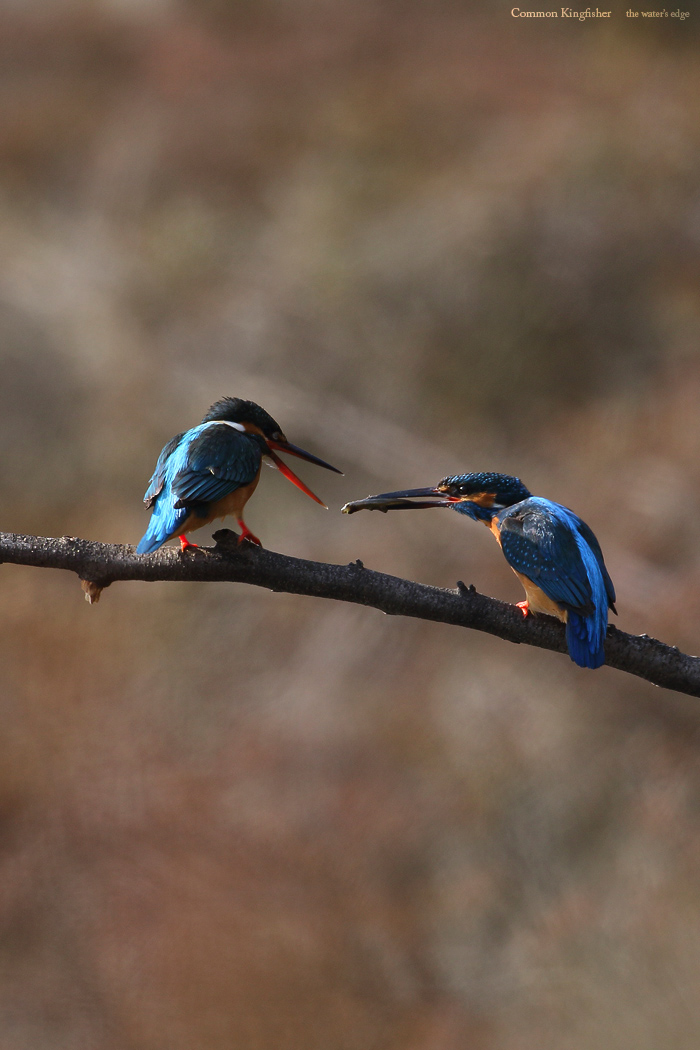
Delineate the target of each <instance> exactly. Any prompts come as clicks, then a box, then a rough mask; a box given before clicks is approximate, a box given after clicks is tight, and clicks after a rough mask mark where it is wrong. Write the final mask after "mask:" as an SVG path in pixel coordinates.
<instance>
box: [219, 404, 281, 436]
mask: <svg viewBox="0 0 700 1050" xmlns="http://www.w3.org/2000/svg"><path fill="white" fill-rule="evenodd" d="M217 420H225V421H227V422H229V423H253V424H255V426H257V427H259V428H260V430H262V432H263V434H264V435H265V437H266V438H273V439H275V440H286V439H285V437H284V434H283V433H282V428H281V427H280V425H279V423H278V422H277V420H276V419H273V418H272V416H271V415H270V414H269V412H266V411H265V409H264V408H261V407H260V405H256V403H255V402H254V401H244V400H243V398H241V397H222V398H220V399H219V400H218V401H215V402H214V404H213V405H212V406H211V408H210V409H209V411H208V412H207V414H206V416H205V417H204V419H203V420H202V423H214V422H216V421H217Z"/></svg>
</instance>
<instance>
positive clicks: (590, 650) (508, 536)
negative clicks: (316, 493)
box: [343, 473, 617, 668]
mask: <svg viewBox="0 0 700 1050" xmlns="http://www.w3.org/2000/svg"><path fill="white" fill-rule="evenodd" d="M420 507H448V508H450V509H451V510H456V511H457V513H458V514H466V515H467V517H470V518H472V519H473V520H474V521H481V522H483V523H484V525H486V526H487V527H488V528H489V529H490V530H491V532H493V534H494V536H495V537H496V540H497V541H498V543H499V545H500V547H501V550H502V551H503V554H504V555H505V558H506V561H507V562H508V564H509V565H510V567H511V569H512V570H513V572H514V573H515V575H516V576H517V577H518V579H519V580H520V582H521V583H522V585H523V587H524V588H525V595H526V600H525V601H524V602H518V606H519V608H520V609H522V612H523V615H524V616H527V615H529V614H530V613H532V614H537V613H546V614H547V615H548V616H556V617H557V619H558V620H562V621H563V622H564V623H565V624H566V644H567V648H568V650H569V656H570V657H571V659H572V660H573V661H574V663H576V664H578V665H579V667H590V668H595V667H600V666H601V664H603V663H605V652H604V644H605V633H606V631H607V625H608V609H612V611H613V612H616V611H617V610H616V609H615V588H614V587H613V584H612V580H611V579H610V576H609V574H608V570H607V569H606V567H605V561H604V560H603V554H602V552H601V549H600V544H599V543H598V540H597V539H596V537H595V536H594V534H593V532H592V531H591V529H590V528H589V527H588V525H586V523H585V522H584V521H582V520H581V518H579V517H578V515H577V514H574V512H573V511H572V510H569V509H568V508H567V507H562V505H561V504H560V503H553V502H552V501H551V500H548V499H542V498H541V497H539V496H533V495H532V494H531V493H530V492H529V491H528V489H526V488H525V486H524V485H523V483H522V481H521V480H520V479H519V478H514V477H511V476H510V475H508V474H492V473H480V474H457V475H455V476H454V477H449V478H443V480H442V481H441V482H440V483H439V485H437V486H436V487H435V488H426V489H406V490H404V491H403V492H384V493H382V494H380V495H378V496H368V498H367V499H362V500H357V501H356V502H354V503H347V504H346V505H345V506H344V507H343V513H344V514H353V513H354V512H355V511H358V510H381V511H384V512H386V511H388V510H403V509H408V508H413V509H416V508H420Z"/></svg>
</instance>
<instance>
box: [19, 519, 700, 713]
mask: <svg viewBox="0 0 700 1050" xmlns="http://www.w3.org/2000/svg"><path fill="white" fill-rule="evenodd" d="M214 540H215V541H216V546H215V547H199V548H198V549H196V550H188V551H185V552H184V553H181V552H180V551H179V550H177V549H176V548H172V547H162V548H161V549H160V550H159V551H156V552H155V553H154V554H142V555H138V554H135V552H134V548H133V547H130V546H120V545H116V544H109V543H95V542H92V541H89V540H82V539H77V538H76V537H73V536H63V537H61V538H60V539H53V538H50V537H45V536H19V535H16V534H15V533H7V532H5V533H0V562H8V563H10V562H11V563H13V564H16V565H34V566H37V567H41V568H50V569H67V570H69V571H71V572H75V573H77V574H78V576H79V578H80V579H81V580H82V581H83V589H84V590H85V592H86V598H87V599H88V601H91V602H95V601H98V600H99V596H100V593H101V591H102V590H103V589H104V588H105V587H109V586H110V584H112V583H115V582H116V581H118V580H147V581H154V580H193V581H201V582H203V581H228V582H231V583H248V584H252V585H254V586H256V587H267V588H269V589H270V590H272V591H285V592H287V593H290V594H307V595H312V596H313V597H316V598H333V599H335V600H337V601H344V602H354V603H355V604H357V605H368V606H371V607H372V608H374V609H379V610H381V611H382V612H384V613H387V614H389V615H391V616H414V617H418V618H419V619H423V620H436V621H438V622H440V623H449V624H453V625H455V626H457V627H469V628H472V629H473V630H477V631H485V632H486V633H487V634H493V635H496V636H497V637H499V638H503V639H505V640H506V641H509V642H514V643H516V644H517V643H523V644H526V645H535V646H538V647H539V648H541V649H551V650H553V651H554V652H557V653H565V652H566V642H565V639H564V627H563V625H562V624H560V623H559V622H558V621H557V620H554V619H551V618H550V617H548V616H538V617H528V618H527V619H523V616H522V613H521V612H520V610H519V609H517V608H516V607H515V606H514V605H509V604H507V603H506V602H501V601H497V600H496V599H495V598H488V597H486V595H483V594H479V593H478V592H477V591H476V589H475V588H474V587H473V586H472V587H466V586H465V585H464V584H463V583H461V582H460V583H458V585H457V588H456V589H455V590H446V589H444V588H440V587H429V586H426V585H425V584H421V583H413V582H412V581H410V580H403V579H399V578H398V577H396V576H388V575H386V574H385V573H382V572H374V571H372V570H370V569H365V568H364V566H363V565H362V562H360V561H357V562H351V563H350V564H349V565H329V564H327V563H325V562H317V561H304V560H302V559H300V558H290V557H287V556H286V555H284V554H276V553H274V552H273V551H268V550H264V549H262V548H259V547H256V546H254V545H253V544H251V543H243V544H241V545H240V546H239V545H238V544H237V540H238V536H237V534H236V533H234V532H231V531H230V530H229V529H221V530H220V531H219V532H216V533H214ZM605 661H606V664H607V665H608V666H609V667H615V668H617V669H618V670H620V671H627V672H628V673H629V674H633V675H637V676H638V677H640V678H645V679H647V681H649V682H652V683H653V684H654V685H658V686H663V687H664V688H666V689H673V690H675V691H677V692H679V693H687V694H688V695H689V696H698V697H700V658H698V657H695V656H688V655H686V654H685V653H682V652H680V651H679V650H678V649H677V648H676V647H675V646H669V645H665V644H664V643H663V642H659V641H657V640H656V639H655V638H650V637H649V636H648V635H644V634H643V635H631V634H625V632H624V631H619V630H618V629H617V628H616V627H614V626H612V625H610V627H609V628H608V635H607V639H606V642H605Z"/></svg>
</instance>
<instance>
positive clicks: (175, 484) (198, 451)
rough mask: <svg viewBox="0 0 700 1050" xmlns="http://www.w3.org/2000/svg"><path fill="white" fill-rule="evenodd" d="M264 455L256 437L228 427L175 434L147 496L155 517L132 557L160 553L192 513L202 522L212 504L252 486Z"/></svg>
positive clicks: (203, 425) (204, 425)
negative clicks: (237, 490) (159, 550)
mask: <svg viewBox="0 0 700 1050" xmlns="http://www.w3.org/2000/svg"><path fill="white" fill-rule="evenodd" d="M262 455H263V447H262V446H261V442H260V439H259V436H258V435H257V434H253V433H248V432H244V431H241V430H240V429H238V428H237V427H234V426H232V425H231V424H230V423H226V422H210V423H200V425H199V426H196V427H193V428H192V429H191V430H188V431H186V432H185V433H183V434H178V435H177V437H175V438H173V439H172V440H171V441H169V442H168V444H167V445H166V446H165V448H164V449H163V451H162V452H161V454H160V456H159V457H158V462H157V464H156V469H155V471H154V473H153V477H152V478H151V481H150V484H149V486H148V489H147V490H146V495H145V496H144V502H145V503H146V505H147V506H149V507H152V508H153V514H152V516H151V520H150V522H149V525H148V529H147V530H146V533H145V535H144V536H143V538H142V539H141V541H140V543H139V545H138V547H137V548H136V553H137V554H149V553H151V551H155V550H158V548H159V547H161V546H162V545H163V544H164V543H165V542H166V540H168V539H170V537H171V536H176V535H178V530H180V529H181V528H182V526H183V525H184V523H185V521H186V520H187V518H188V516H189V515H190V514H192V513H195V514H197V515H198V516H199V517H201V518H203V519H206V517H207V509H208V507H209V505H210V504H212V503H215V502H216V501H218V500H221V499H223V498H224V497H225V496H228V495H230V494H231V493H232V492H235V491H236V489H239V488H241V487H243V486H245V485H249V484H251V483H252V482H253V481H254V480H255V478H256V477H257V474H258V472H259V470H260V464H261V463H262Z"/></svg>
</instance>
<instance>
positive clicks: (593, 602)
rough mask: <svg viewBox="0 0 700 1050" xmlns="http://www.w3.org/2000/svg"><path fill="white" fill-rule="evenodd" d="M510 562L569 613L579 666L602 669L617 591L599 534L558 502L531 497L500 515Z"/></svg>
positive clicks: (570, 642)
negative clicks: (611, 610) (608, 628)
mask: <svg viewBox="0 0 700 1050" xmlns="http://www.w3.org/2000/svg"><path fill="white" fill-rule="evenodd" d="M500 521H501V531H500V538H501V546H502V548H503V553H504V555H505V557H506V560H507V561H508V563H509V564H510V565H511V566H512V567H513V568H514V569H516V571H517V572H520V573H522V574H523V575H524V576H527V578H528V579H529V580H532V582H533V583H535V584H537V586H538V587H540V588H541V589H542V590H543V591H544V593H545V594H546V595H547V597H548V598H550V599H551V600H552V601H554V602H556V603H557V604H558V605H559V606H560V607H561V608H562V609H566V611H567V613H568V617H567V628H566V639H567V645H568V649H569V655H570V656H571V659H572V660H574V662H575V663H577V664H579V666H581V667H600V665H601V664H602V663H604V660H605V656H604V651H603V647H604V644H605V633H606V630H607V624H608V607H610V608H613V607H614V606H613V603H614V601H615V589H614V587H613V585H612V581H611V579H610V576H609V575H608V571H607V569H606V567H605V562H604V560H603V555H602V552H601V549H600V545H599V543H598V540H597V539H596V537H595V535H594V534H593V532H592V531H591V529H590V528H589V527H588V525H586V524H585V522H583V521H581V519H580V518H579V517H578V515H576V514H574V513H573V511H571V510H569V509H568V508H567V507H562V506H561V504H559V503H552V502H551V501H550V500H544V499H540V498H538V497H534V496H533V497H531V498H530V499H527V500H524V501H523V502H522V503H519V504H516V506H514V507H509V508H508V509H507V510H506V511H504V512H503V514H502V515H501V516H500Z"/></svg>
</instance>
